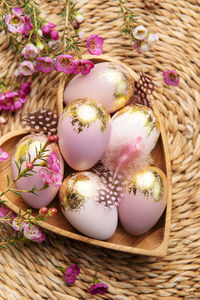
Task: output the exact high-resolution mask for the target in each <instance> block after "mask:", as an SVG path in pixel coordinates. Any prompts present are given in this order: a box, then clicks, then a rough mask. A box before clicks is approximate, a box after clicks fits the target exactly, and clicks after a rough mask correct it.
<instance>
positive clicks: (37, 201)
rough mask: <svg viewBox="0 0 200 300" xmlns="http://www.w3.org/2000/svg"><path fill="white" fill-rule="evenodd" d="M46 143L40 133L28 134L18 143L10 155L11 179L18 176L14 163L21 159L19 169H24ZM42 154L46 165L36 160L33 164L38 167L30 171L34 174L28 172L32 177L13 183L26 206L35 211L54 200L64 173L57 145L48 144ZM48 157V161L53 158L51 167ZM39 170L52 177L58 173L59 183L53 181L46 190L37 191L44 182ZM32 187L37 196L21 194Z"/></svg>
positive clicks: (40, 160) (45, 138)
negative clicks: (34, 188) (35, 189)
mask: <svg viewBox="0 0 200 300" xmlns="http://www.w3.org/2000/svg"><path fill="white" fill-rule="evenodd" d="M46 142H47V136H45V135H44V134H40V133H37V134H36V133H33V134H29V135H27V136H25V137H24V138H22V139H21V140H20V141H19V143H18V144H17V145H16V147H15V150H14V153H13V155H12V160H11V166H12V175H13V178H16V177H17V176H18V169H17V166H16V163H18V165H19V164H20V160H21V159H23V160H24V161H23V163H22V164H21V169H22V170H24V169H26V166H27V162H28V161H29V158H30V159H31V161H32V160H33V159H34V158H35V157H36V149H37V151H40V149H41V147H43V146H44V145H45V143H46ZM44 154H45V157H44V159H45V160H46V163H45V162H44V161H43V160H42V159H37V160H36V161H35V163H37V165H38V166H34V167H33V169H32V170H33V171H34V173H33V172H31V170H30V171H29V172H28V173H30V174H32V176H28V177H21V178H20V179H19V180H17V181H16V183H15V186H16V188H17V189H18V190H20V193H21V194H22V195H23V199H24V201H25V202H26V203H27V204H28V205H30V206H31V207H33V208H36V209H39V208H40V207H42V206H47V205H48V204H50V203H51V202H52V201H53V199H54V198H55V196H56V194H57V192H58V189H59V186H60V185H61V182H60V181H62V178H63V173H64V162H63V159H62V156H61V154H60V151H59V148H58V146H57V144H55V143H52V144H49V145H48V146H47V147H46V152H45V153H44ZM48 157H49V159H50V160H51V159H52V158H53V161H51V165H50V160H49V165H48V161H47V160H48ZM15 162H16V163H15ZM41 169H42V171H46V170H47V172H49V173H48V174H50V175H51V176H53V174H55V173H56V174H57V173H59V177H58V178H59V183H58V182H56V181H55V182H54V185H52V186H50V185H49V186H48V187H47V188H46V189H44V190H41V191H38V190H39V189H41V188H42V187H43V186H44V184H45V182H44V180H43V179H42V177H41V175H40V174H41V173H40V170H41ZM53 170H54V171H53ZM51 178H52V177H51ZM47 179H48V178H47ZM33 186H36V188H37V191H36V193H37V194H38V195H34V194H32V193H30V192H29V193H25V192H21V190H26V191H29V190H31V189H32V188H33Z"/></svg>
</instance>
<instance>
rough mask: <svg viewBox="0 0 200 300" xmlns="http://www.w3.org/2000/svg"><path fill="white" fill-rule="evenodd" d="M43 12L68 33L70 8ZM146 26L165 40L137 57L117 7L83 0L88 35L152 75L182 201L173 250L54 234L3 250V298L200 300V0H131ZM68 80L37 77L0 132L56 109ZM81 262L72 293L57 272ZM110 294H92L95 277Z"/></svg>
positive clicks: (0, 63) (176, 195)
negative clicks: (168, 80) (64, 14)
mask: <svg viewBox="0 0 200 300" xmlns="http://www.w3.org/2000/svg"><path fill="white" fill-rule="evenodd" d="M41 2H42V4H41V9H42V10H43V15H44V16H48V21H53V22H54V23H56V24H58V29H59V30H60V31H61V30H62V28H63V22H62V19H61V17H60V11H61V4H60V5H59V4H58V1H46V0H45V1H41ZM128 3H129V7H130V8H134V9H135V13H136V14H137V15H138V16H140V17H139V20H140V21H141V23H142V24H143V25H146V26H148V28H149V29H151V30H152V31H155V32H157V33H158V34H159V37H160V41H159V42H158V43H157V44H156V45H155V46H153V49H152V50H151V51H150V52H146V53H144V54H142V55H137V54H136V52H135V51H134V50H133V49H132V46H131V44H130V41H129V40H128V39H127V38H126V37H121V36H120V33H119V31H120V28H121V25H122V21H121V19H119V18H118V10H119V6H118V1H102V0H90V1H89V0H84V1H83V0H82V1H79V4H80V5H81V6H82V8H81V12H82V13H83V14H84V17H85V22H84V24H83V26H82V28H84V30H85V33H86V36H88V35H89V34H91V33H99V34H100V35H101V36H103V38H104V54H108V55H109V56H113V57H116V58H118V59H121V60H122V61H123V62H125V63H128V64H129V65H130V66H131V67H132V68H133V70H134V71H136V72H138V75H139V71H144V72H148V73H149V75H150V76H151V77H152V78H153V79H154V82H155V84H156V86H157V90H156V92H155V93H154V99H155V101H156V103H157V106H158V109H159V111H160V113H161V116H162V120H163V123H164V126H165V128H166V131H167V137H168V143H169V149H170V157H171V163H172V182H173V195H172V196H173V203H172V222H171V233H170V240H169V250H168V254H167V255H166V257H164V258H154V257H143V256H133V255H130V254H125V253H121V252H114V251H111V250H105V249H103V248H97V247H92V246H89V245H86V244H83V243H80V242H76V241H72V240H68V239H67V238H62V237H60V236H56V235H53V234H51V233H50V234H48V239H47V241H46V242H44V243H43V244H39V245H38V244H34V243H30V244H29V245H25V246H22V245H20V246H19V247H17V248H15V247H9V249H7V250H1V255H0V298H1V299H6V300H7V299H20V300H21V299H23V300H24V299H34V300H35V299H38V300H39V299H53V300H54V299H60V300H62V299H65V300H74V299H119V300H128V299H145V300H146V299H167V300H168V299H180V298H183V299H187V300H189V299H199V298H200V229H199V224H200V175H199V174H200V151H199V147H200V135H199V132H200V122H199V110H200V93H199V92H200V88H199V86H200V52H199V49H200V38H199V36H200V1H198V0H189V1H185V0H177V1H174V0H166V1H164V0H163V1H162V0H161V1H160V6H159V7H157V8H155V9H153V10H145V9H144V3H143V1H141V0H140V1H137V0H131V1H128ZM7 46H8V45H7V43H6V42H5V37H4V33H1V34H0V49H1V51H0V68H2V69H3V70H4V71H6V72H8V73H9V74H12V72H13V70H14V69H15V63H14V60H13V58H14V55H13V54H12V51H11V49H10V48H8V47H7ZM167 69H175V70H177V72H178V74H179V76H180V83H179V86H177V87H173V86H167V85H166V84H165V83H164V80H163V78H162V72H163V71H165V70H167ZM58 82H59V75H58V74H56V73H52V74H49V75H43V74H40V75H37V76H35V77H34V80H33V85H32V86H33V89H32V92H31V96H30V97H29V101H28V103H26V104H25V105H24V107H23V109H22V110H21V111H19V112H16V113H15V114H14V115H13V116H11V114H10V115H9V122H8V124H7V125H6V126H5V127H3V129H2V130H1V134H4V133H6V132H8V131H10V130H13V129H16V128H20V127H21V117H22V115H23V114H24V113H25V112H28V111H33V110H34V109H37V108H40V107H42V106H45V107H48V108H51V109H54V108H55V107H56V106H55V101H56V92H57V85H58ZM71 264H78V265H79V266H80V268H81V273H80V275H79V277H78V279H77V281H76V283H75V284H74V285H73V286H71V287H69V286H67V285H66V284H65V283H64V280H63V275H62V274H61V272H60V271H58V270H56V266H63V267H65V266H69V265H71ZM96 271H97V276H98V278H99V280H100V281H103V282H105V283H107V284H108V286H109V293H106V294H105V295H102V296H89V294H88V293H87V290H88V288H89V286H90V285H91V284H92V281H93V278H94V275H95V273H96Z"/></svg>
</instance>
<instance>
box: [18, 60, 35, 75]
mask: <svg viewBox="0 0 200 300" xmlns="http://www.w3.org/2000/svg"><path fill="white" fill-rule="evenodd" d="M18 70H19V73H20V75H24V76H30V75H32V74H33V73H34V66H33V63H32V62H31V61H29V60H24V61H23V62H21V64H20V65H19V68H18Z"/></svg>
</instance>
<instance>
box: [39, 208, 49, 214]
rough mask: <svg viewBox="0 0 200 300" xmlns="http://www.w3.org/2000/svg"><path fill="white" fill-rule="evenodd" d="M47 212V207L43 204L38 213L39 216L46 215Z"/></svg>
mask: <svg viewBox="0 0 200 300" xmlns="http://www.w3.org/2000/svg"><path fill="white" fill-rule="evenodd" d="M47 213H48V208H47V207H45V206H43V207H41V208H40V210H39V214H40V215H41V216H46V215H47Z"/></svg>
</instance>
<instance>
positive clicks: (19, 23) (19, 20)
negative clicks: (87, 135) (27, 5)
mask: <svg viewBox="0 0 200 300" xmlns="http://www.w3.org/2000/svg"><path fill="white" fill-rule="evenodd" d="M12 12H13V14H8V15H7V16H6V18H5V23H6V24H7V26H8V30H9V31H10V32H12V33H16V32H20V33H23V31H24V27H25V20H24V17H23V16H22V13H23V11H22V9H21V8H19V7H14V8H13V9H12Z"/></svg>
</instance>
